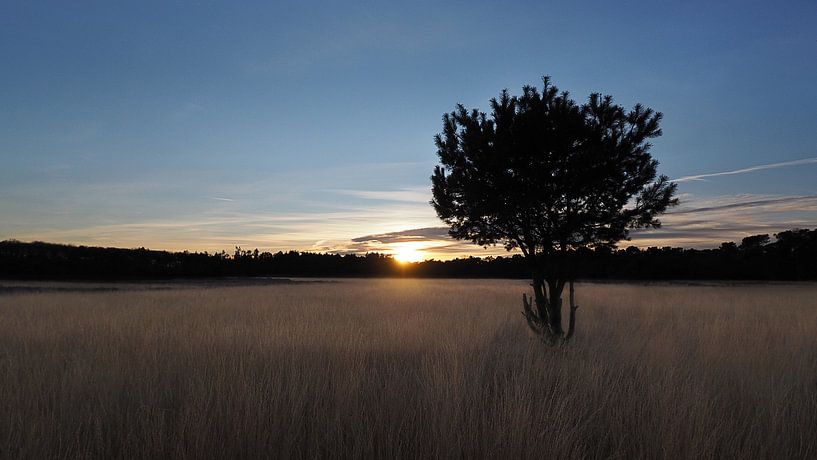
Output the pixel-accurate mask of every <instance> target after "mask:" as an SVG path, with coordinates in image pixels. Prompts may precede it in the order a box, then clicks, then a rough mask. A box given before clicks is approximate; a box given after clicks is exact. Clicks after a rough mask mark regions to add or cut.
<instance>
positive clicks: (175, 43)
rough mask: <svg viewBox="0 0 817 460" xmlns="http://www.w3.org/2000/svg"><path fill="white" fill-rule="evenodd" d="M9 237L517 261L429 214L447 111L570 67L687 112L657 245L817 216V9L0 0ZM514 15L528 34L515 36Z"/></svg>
mask: <svg viewBox="0 0 817 460" xmlns="http://www.w3.org/2000/svg"><path fill="white" fill-rule="evenodd" d="M0 17H2V18H3V19H2V20H0V58H2V63H3V72H0V162H1V163H2V165H3V167H2V168H0V215H1V216H2V219H0V240H3V239H9V238H16V239H20V240H24V241H31V240H43V241H50V242H62V243H72V244H87V245H102V246H118V247H141V246H146V247H150V248H154V249H173V250H208V251H220V250H223V249H226V250H228V251H232V249H233V247H234V246H242V247H244V248H256V247H257V248H259V249H261V250H262V251H264V250H270V251H273V252H274V251H277V250H288V249H296V250H308V251H337V252H358V253H362V252H366V251H381V252H386V253H391V254H396V255H397V256H398V257H400V258H402V259H405V260H414V259H421V258H427V257H436V258H451V257H454V256H462V255H469V254H474V255H484V254H501V253H503V252H504V251H503V250H502V248H491V249H488V250H483V249H480V248H479V247H472V246H469V245H467V244H461V243H457V242H454V241H453V240H451V239H449V238H448V237H447V236H446V229H445V228H444V227H442V226H441V224H440V222H439V220H438V219H437V218H436V216H435V215H434V211H433V210H432V209H431V208H430V207H429V206H428V201H429V199H430V198H431V196H430V192H429V179H428V178H429V176H430V175H431V171H432V168H433V166H434V164H435V162H436V159H435V149H434V145H433V141H432V136H433V134H434V133H436V132H438V131H439V130H440V116H441V115H442V114H443V113H445V112H448V111H450V110H452V109H453V108H454V105H455V104H456V103H457V102H461V103H463V104H465V105H466V106H468V107H478V108H481V109H482V110H487V103H488V99H489V98H491V97H493V96H496V94H497V92H498V90H499V89H501V88H503V87H507V88H509V89H511V90H512V91H518V90H519V88H520V87H521V86H522V85H523V84H527V83H532V82H536V81H538V80H539V78H540V77H541V75H543V74H550V75H552V76H553V77H554V79H555V80H556V81H557V82H558V83H559V85H560V87H561V88H562V89H566V90H570V91H571V92H572V94H573V95H574V97H576V98H577V99H579V100H581V99H582V98H584V97H585V96H586V95H587V94H589V93H590V92H591V91H599V92H602V93H605V94H613V95H614V96H615V97H616V101H617V102H619V103H621V104H623V105H624V106H627V107H629V106H631V105H632V104H634V103H635V102H641V103H643V104H645V105H646V106H649V107H652V108H654V109H655V110H659V111H661V112H663V113H664V114H665V119H664V121H663V123H662V127H663V130H664V136H662V137H661V138H659V139H657V140H656V141H655V147H654V149H653V154H654V155H655V157H656V158H657V159H658V160H659V161H660V162H661V171H662V172H663V173H666V174H668V175H669V176H670V177H671V178H673V179H675V180H676V181H677V182H678V183H679V185H680V188H679V193H680V198H681V200H682V204H681V206H680V207H678V208H676V209H675V210H674V211H673V212H672V213H670V214H668V215H667V216H665V217H664V222H665V229H664V230H659V231H649V232H642V233H637V234H635V235H634V241H633V244H636V245H640V246H648V245H657V246H665V245H672V246H685V247H711V246H716V245H717V244H719V243H720V242H722V241H739V240H740V239H741V238H742V237H744V236H747V235H750V234H759V233H770V234H771V233H775V232H778V231H781V230H787V229H790V228H796V227H801V228H814V227H817V188H815V187H816V186H815V184H817V106H815V105H814V104H813V103H812V102H813V101H815V100H817V86H815V85H814V84H813V82H814V81H817V37H816V36H815V32H814V31H815V30H817V26H816V25H817V9H815V8H814V6H813V3H812V2H808V1H793V2H786V4H785V5H778V4H774V3H771V2H745V1H728V2H717V3H715V4H713V3H712V2H673V3H666V4H658V3H649V4H639V3H631V2H628V3H610V2H580V3H576V2H562V3H559V4H553V3H548V2H510V3H508V2H503V3H502V4H501V5H500V4H496V3H491V2H466V3H456V2H455V3H446V4H444V5H443V4H439V2H410V3H406V4H402V5H397V4H389V5H384V4H355V5H349V4H340V3H334V4H321V3H315V2H291V3H288V2H273V3H264V4H247V3H244V4H242V5H236V4H235V3H234V2H210V3H208V4H207V5H206V6H204V5H185V4H183V3H175V2H171V3H168V2H148V3H147V4H146V3H144V2H139V3H133V4H130V5H127V4H122V3H116V4H108V3H100V4H96V5H86V6H76V5H73V4H67V3H64V2H50V3H49V2H45V3H42V2H38V3H31V2H6V3H4V4H3V5H0ZM508 30H512V31H513V33H508Z"/></svg>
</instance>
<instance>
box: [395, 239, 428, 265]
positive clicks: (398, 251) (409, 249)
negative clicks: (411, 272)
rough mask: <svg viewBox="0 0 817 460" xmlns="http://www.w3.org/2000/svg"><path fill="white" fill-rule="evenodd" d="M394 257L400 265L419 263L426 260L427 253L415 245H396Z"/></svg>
mask: <svg viewBox="0 0 817 460" xmlns="http://www.w3.org/2000/svg"><path fill="white" fill-rule="evenodd" d="M391 254H392V257H394V260H396V261H398V262H400V263H404V264H405V263H409V262H419V261H421V260H423V259H424V256H425V253H424V252H423V251H422V250H420V248H418V247H417V246H415V245H411V244H401V245H399V246H398V245H395V247H394V248H393V249H392V253H391Z"/></svg>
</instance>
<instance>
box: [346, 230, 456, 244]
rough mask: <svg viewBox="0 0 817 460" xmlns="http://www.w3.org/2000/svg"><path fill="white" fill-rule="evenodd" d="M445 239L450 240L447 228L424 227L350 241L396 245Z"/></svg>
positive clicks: (361, 237)
mask: <svg viewBox="0 0 817 460" xmlns="http://www.w3.org/2000/svg"><path fill="white" fill-rule="evenodd" d="M447 239H450V237H449V235H448V227H426V228H413V229H410V230H402V231H399V232H389V233H381V234H379V235H366V236H360V237H357V238H352V241H354V242H356V243H360V242H365V241H369V242H377V243H398V242H407V241H417V240H447Z"/></svg>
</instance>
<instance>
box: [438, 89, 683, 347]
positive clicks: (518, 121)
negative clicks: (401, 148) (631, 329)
mask: <svg viewBox="0 0 817 460" xmlns="http://www.w3.org/2000/svg"><path fill="white" fill-rule="evenodd" d="M543 81H544V87H543V89H542V91H541V93H540V92H539V91H538V90H537V89H536V88H534V87H532V86H525V87H524V88H523V89H522V94H521V95H520V96H511V95H510V94H509V93H508V91H507V90H503V91H502V93H501V94H500V96H499V99H496V98H494V99H491V101H490V105H491V115H490V117H488V116H487V115H486V114H485V113H483V112H479V111H478V110H476V109H474V110H470V111H469V110H466V108H465V107H463V106H462V105H461V104H458V105H457V108H456V110H455V111H454V112H451V113H449V114H445V115H443V132H442V133H440V134H437V135H436V136H435V143H436V145H437V155H438V156H439V160H440V163H441V165H438V166H437V167H436V168H435V169H434V174H433V176H432V177H431V179H432V184H433V189H432V191H433V199H432V201H431V204H432V205H433V206H434V208H435V210H436V211H437V215H438V216H439V217H440V218H441V219H442V220H443V221H444V222H445V223H446V224H448V225H449V226H450V229H449V234H450V235H451V236H452V237H454V238H456V239H461V240H470V241H472V242H473V243H475V244H479V245H482V246H488V245H494V244H503V245H504V246H505V248H506V249H507V250H509V251H510V250H514V249H519V250H520V251H521V252H522V254H523V255H524V257H525V260H526V264H527V266H528V268H529V269H530V273H531V280H532V284H531V285H532V287H533V296H532V299H533V302H534V304H535V305H532V304H531V302H529V300H528V298H527V296H526V295H525V294H523V296H522V301H523V314H524V316H525V319H526V320H527V322H528V325H529V326H530V327H531V329H532V330H533V331H534V332H536V333H537V334H539V335H540V336H541V337H542V339H543V340H545V341H546V342H547V343H549V344H556V343H559V342H562V341H567V340H568V339H569V338H570V337H571V336H572V335H573V333H574V330H575V323H576V309H577V308H578V306H576V305H575V302H574V289H573V281H574V278H575V275H574V273H573V271H572V270H571V264H570V259H571V258H570V256H571V254H573V253H575V251H576V250H578V249H582V248H596V249H598V248H613V247H615V244H616V243H617V242H618V241H620V240H622V239H626V238H628V235H629V230H631V229H635V228H650V227H652V228H654V227H659V226H660V225H661V222H660V221H659V220H658V219H657V216H658V215H660V214H661V213H663V212H664V211H666V210H667V208H668V207H670V206H673V205H675V204H677V202H678V201H677V199H675V198H674V194H675V190H676V185H675V184H674V183H672V182H670V181H669V179H668V178H667V177H666V176H663V175H662V176H657V166H658V162H657V161H656V160H654V159H653V158H652V156H651V155H650V153H649V151H650V147H651V144H650V143H649V141H648V140H649V139H651V138H655V137H657V136H660V135H661V129H660V128H659V122H660V120H661V117H662V115H661V113H658V112H654V111H653V110H651V109H649V108H645V107H643V106H641V105H640V104H636V105H635V107H633V108H632V109H631V110H625V109H624V108H622V107H621V106H619V105H616V104H614V103H613V100H612V97H610V96H601V95H600V94H595V93H594V94H591V95H590V97H589V98H588V101H587V102H586V103H584V104H581V105H579V104H577V103H576V102H575V101H574V100H572V99H571V98H570V95H569V93H567V92H562V93H560V92H559V90H558V89H557V88H556V87H555V86H553V85H552V84H551V82H550V78H549V77H544V78H543ZM566 283H567V285H568V286H569V301H570V317H569V324H568V329H567V332H565V331H564V329H563V327H562V292H563V290H564V287H565V284H566Z"/></svg>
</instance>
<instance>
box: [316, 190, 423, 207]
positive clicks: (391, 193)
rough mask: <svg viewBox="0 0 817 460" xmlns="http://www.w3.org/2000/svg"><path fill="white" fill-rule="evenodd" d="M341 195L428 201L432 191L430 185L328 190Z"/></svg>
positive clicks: (382, 199) (417, 201) (369, 198)
mask: <svg viewBox="0 0 817 460" xmlns="http://www.w3.org/2000/svg"><path fill="white" fill-rule="evenodd" d="M328 191H330V192H334V193H338V194H341V195H349V196H354V197H357V198H363V199H367V200H380V201H405V202H410V203H424V204H426V203H428V202H429V201H430V200H431V191H430V189H429V188H428V187H423V188H407V189H400V190H344V189H337V190H328Z"/></svg>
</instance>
